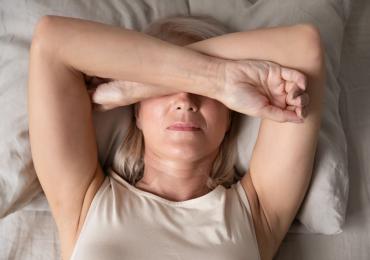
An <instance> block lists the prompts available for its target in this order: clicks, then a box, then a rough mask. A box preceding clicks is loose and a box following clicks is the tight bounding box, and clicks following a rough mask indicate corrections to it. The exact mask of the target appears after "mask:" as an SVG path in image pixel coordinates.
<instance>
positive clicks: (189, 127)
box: [167, 122, 201, 132]
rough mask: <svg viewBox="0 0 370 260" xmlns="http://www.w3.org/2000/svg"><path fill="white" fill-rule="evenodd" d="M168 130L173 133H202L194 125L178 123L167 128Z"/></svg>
mask: <svg viewBox="0 0 370 260" xmlns="http://www.w3.org/2000/svg"><path fill="white" fill-rule="evenodd" d="M167 129H168V130H172V131H192V132H193V131H194V132H195V131H200V130H201V129H200V127H199V126H198V125H196V124H193V123H184V122H178V123H175V124H173V125H170V126H169V127H167Z"/></svg>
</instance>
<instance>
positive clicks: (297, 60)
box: [28, 16, 324, 259]
mask: <svg viewBox="0 0 370 260" xmlns="http://www.w3.org/2000/svg"><path fill="white" fill-rule="evenodd" d="M196 21H198V22H196ZM179 24H182V26H178V28H182V29H174V28H176V25H179ZM184 24H185V25H187V27H186V26H184ZM189 24H190V27H189ZM195 25H196V26H195ZM211 27H212V28H214V30H212V29H210V28H211ZM148 28H149V29H147V33H148V34H149V35H150V34H151V35H152V36H155V37H157V38H155V37H152V36H149V35H148V34H144V33H140V32H135V31H132V30H128V29H124V28H120V27H115V26H110V25H105V24H101V23H97V22H92V21H86V20H81V19H73V18H66V17H58V16H45V17H43V18H42V19H40V21H39V23H38V25H37V26H36V29H35V32H34V37H33V40H32V46H31V49H30V66H29V94H28V101H29V105H28V109H29V131H30V142H31V149H32V156H33V161H34V165H35V169H36V172H37V175H38V178H39V180H40V183H41V185H42V188H43V190H44V191H45V195H46V197H47V199H48V202H49V205H50V208H51V211H52V214H53V217H54V219H55V221H56V225H57V228H58V232H59V237H60V241H61V253H62V257H63V259H70V258H71V259H122V258H123V259H188V258H193V259H205V258H206V257H210V258H212V259H272V258H273V256H274V255H275V253H276V252H277V250H278V248H279V245H280V244H281V241H282V240H283V238H284V236H285V235H286V233H287V231H288V229H289V226H290V225H291V223H292V221H293V219H294V217H295V215H296V213H297V211H298V209H299V206H300V204H301V202H302V200H303V198H304V195H305V193H306V191H307V188H308V185H309V181H310V177H311V172H312V167H313V160H314V154H315V149H316V142H317V136H318V130H319V128H320V117H321V107H322V104H321V103H322V97H323V90H324V88H323V85H324V84H323V83H324V66H323V63H324V61H323V50H322V47H321V43H320V35H319V32H318V31H317V29H315V27H313V26H311V25H308V24H301V25H295V26H287V27H275V28H266V29H259V30H252V31H247V32H236V33H226V34H224V35H221V36H217V35H220V34H223V33H218V32H220V31H222V30H223V29H221V28H222V27H221V26H220V25H219V24H217V22H215V21H214V20H212V19H210V18H202V17H193V18H192V17H188V18H185V17H177V18H176V17H173V18H169V19H168V20H167V21H166V20H162V21H161V20H160V21H157V23H154V24H152V25H151V26H150V27H148ZM185 28H187V29H185ZM189 28H190V29H189ZM215 28H218V29H215ZM189 30H190V31H191V32H190V31H189ZM208 31H213V33H211V34H209V35H208V36H207V35H205V33H204V32H208ZM215 36H216V37H215ZM211 37H212V38H211ZM158 38H159V39H158ZM207 38H208V39H207ZM92 77H93V78H94V79H95V80H96V79H105V80H104V82H105V84H103V85H101V86H99V87H98V88H97V90H96V91H95V92H90V94H91V96H92V99H93V101H94V102H95V103H97V104H100V106H102V107H103V109H111V108H113V107H117V106H125V105H129V104H134V103H136V104H135V113H134V117H133V122H134V124H133V125H132V126H131V129H130V131H129V133H128V138H126V139H125V142H124V143H123V146H122V147H121V149H120V150H119V151H118V153H117V155H116V158H115V162H114V165H113V169H110V170H109V172H108V173H103V170H102V168H101V166H100V164H99V162H98V157H97V145H96V142H95V132H94V127H93V123H92V115H91V112H92V107H93V106H92V104H91V100H90V96H89V91H88V90H87V89H86V84H87V85H89V82H85V79H91V78H92ZM90 87H91V86H90ZM93 87H94V86H93ZM309 101H310V102H309ZM308 103H309V104H308ZM232 111H236V112H239V113H243V114H246V115H249V116H259V117H261V118H262V120H261V126H260V130H259V134H258V138H257V142H256V145H255V147H254V150H253V155H252V159H251V161H250V163H249V165H250V166H249V169H248V172H247V173H246V174H245V175H244V176H243V177H242V179H241V180H240V181H237V182H236V180H235V179H234V177H235V176H234V174H233V171H232V166H233V162H234V161H233V156H232V154H231V155H230V154H229V152H230V151H232V143H233V142H232V139H233V138H235V136H234V135H235V133H234V132H233V130H232V128H233V119H232V118H233V116H232V114H235V112H232ZM303 118H304V120H303ZM136 127H137V129H136ZM135 135H141V137H140V136H139V137H138V136H136V137H135ZM226 139H228V141H227V140H226ZM141 140H143V141H142V143H140V142H141ZM230 140H231V141H230ZM225 143H229V146H227V145H226V144H225ZM144 147H145V149H144ZM132 159H134V160H132ZM121 175H122V176H123V178H122V177H121Z"/></svg>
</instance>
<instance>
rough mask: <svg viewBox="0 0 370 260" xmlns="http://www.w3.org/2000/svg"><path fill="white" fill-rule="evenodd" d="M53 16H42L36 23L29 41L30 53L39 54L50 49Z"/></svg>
mask: <svg viewBox="0 0 370 260" xmlns="http://www.w3.org/2000/svg"><path fill="white" fill-rule="evenodd" d="M53 19H54V18H53V16H51V15H45V16H42V17H41V18H40V19H39V20H38V21H37V23H36V25H35V28H34V31H33V34H32V41H31V49H30V50H31V51H32V52H40V51H46V50H48V49H50V38H51V32H52V29H51V28H52V24H53Z"/></svg>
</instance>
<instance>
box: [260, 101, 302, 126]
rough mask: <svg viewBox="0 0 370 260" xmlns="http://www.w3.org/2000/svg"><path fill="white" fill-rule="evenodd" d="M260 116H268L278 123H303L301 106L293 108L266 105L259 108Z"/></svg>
mask: <svg viewBox="0 0 370 260" xmlns="http://www.w3.org/2000/svg"><path fill="white" fill-rule="evenodd" d="M261 117H262V118H268V119H271V120H274V121H277V122H280V123H284V122H293V123H303V122H304V120H303V117H302V108H295V109H294V110H293V106H291V107H289V109H285V110H284V109H281V108H279V107H276V106H273V105H268V106H266V107H264V108H263V109H262V110H261Z"/></svg>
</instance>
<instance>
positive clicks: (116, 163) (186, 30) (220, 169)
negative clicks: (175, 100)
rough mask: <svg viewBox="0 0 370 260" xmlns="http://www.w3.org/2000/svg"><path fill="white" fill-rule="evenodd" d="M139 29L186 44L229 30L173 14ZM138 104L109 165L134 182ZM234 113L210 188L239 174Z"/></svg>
mask: <svg viewBox="0 0 370 260" xmlns="http://www.w3.org/2000/svg"><path fill="white" fill-rule="evenodd" d="M143 32H144V33H146V34H148V35H150V36H153V37H156V38H159V39H161V40H164V41H167V42H171V43H174V44H178V45H186V44H190V43H194V42H197V41H201V40H205V39H209V38H212V37H216V36H220V35H223V34H227V33H230V32H231V31H230V29H229V28H227V27H226V26H224V25H223V24H221V23H220V22H218V21H217V20H215V19H214V18H212V17H210V16H199V15H191V16H184V15H177V16H171V17H167V18H161V19H158V20H155V21H154V22H152V23H150V24H149V25H148V26H147V27H146V28H145V29H144V30H143ZM139 105H140V103H135V104H134V113H132V118H131V122H130V125H129V127H128V130H127V134H126V136H125V137H124V140H123V142H122V143H121V145H120V146H119V147H118V149H117V151H116V153H115V155H114V158H113V165H112V169H113V170H114V171H115V172H117V173H118V174H119V175H121V176H122V177H123V178H124V179H125V180H126V181H127V182H129V183H130V184H131V185H135V184H136V182H138V181H139V180H140V179H141V178H142V177H143V174H144V159H143V157H144V150H145V144H144V138H143V133H142V132H141V130H140V129H139V128H137V126H136V116H137V111H138V108H139ZM237 114H238V113H237V112H235V111H233V110H230V113H229V119H230V120H231V125H230V128H229V129H228V131H227V132H226V133H225V136H224V139H223V141H222V143H221V144H220V147H219V148H220V149H219V153H218V155H217V156H216V158H215V160H214V162H213V166H212V170H211V173H210V176H209V178H208V181H207V187H208V188H210V189H214V188H215V187H216V186H218V185H219V184H221V185H223V186H225V187H226V188H228V187H230V185H231V184H233V183H235V182H236V181H237V180H238V179H239V178H240V176H237V175H236V174H235V173H237V172H236V169H235V168H234V165H235V162H236V136H237V133H236V132H237V128H238V126H237V122H238V119H237Z"/></svg>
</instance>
